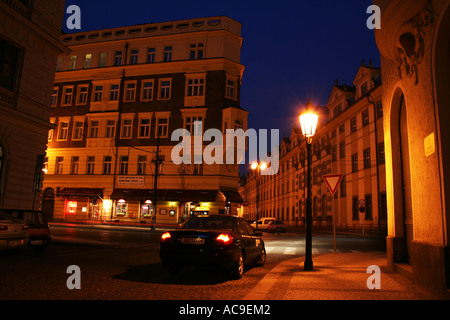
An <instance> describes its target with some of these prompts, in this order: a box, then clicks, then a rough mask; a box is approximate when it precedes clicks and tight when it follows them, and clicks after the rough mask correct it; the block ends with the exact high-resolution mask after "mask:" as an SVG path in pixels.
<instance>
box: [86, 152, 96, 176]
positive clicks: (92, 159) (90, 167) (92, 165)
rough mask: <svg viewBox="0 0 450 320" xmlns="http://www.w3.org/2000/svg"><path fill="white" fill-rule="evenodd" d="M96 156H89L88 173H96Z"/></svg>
mask: <svg viewBox="0 0 450 320" xmlns="http://www.w3.org/2000/svg"><path fill="white" fill-rule="evenodd" d="M94 169H95V156H89V157H87V166H86V174H94Z"/></svg>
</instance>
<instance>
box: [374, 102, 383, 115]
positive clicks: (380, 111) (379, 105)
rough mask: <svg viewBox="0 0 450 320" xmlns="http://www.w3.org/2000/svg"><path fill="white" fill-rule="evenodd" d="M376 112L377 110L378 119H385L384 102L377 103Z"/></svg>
mask: <svg viewBox="0 0 450 320" xmlns="http://www.w3.org/2000/svg"><path fill="white" fill-rule="evenodd" d="M376 110H377V118H382V117H383V103H382V102H378V103H377V105H376Z"/></svg>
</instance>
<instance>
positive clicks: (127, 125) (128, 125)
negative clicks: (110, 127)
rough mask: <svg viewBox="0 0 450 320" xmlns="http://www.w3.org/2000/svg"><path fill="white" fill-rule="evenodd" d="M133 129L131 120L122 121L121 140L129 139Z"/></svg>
mask: <svg viewBox="0 0 450 320" xmlns="http://www.w3.org/2000/svg"><path fill="white" fill-rule="evenodd" d="M132 129H133V119H123V120H122V136H121V138H122V139H131V134H132Z"/></svg>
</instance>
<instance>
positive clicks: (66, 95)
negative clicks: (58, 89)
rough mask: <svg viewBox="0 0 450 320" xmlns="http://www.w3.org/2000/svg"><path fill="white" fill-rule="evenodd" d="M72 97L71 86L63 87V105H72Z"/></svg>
mask: <svg viewBox="0 0 450 320" xmlns="http://www.w3.org/2000/svg"><path fill="white" fill-rule="evenodd" d="M72 97H73V87H64V89H63V101H62V104H61V105H63V106H70V105H72Z"/></svg>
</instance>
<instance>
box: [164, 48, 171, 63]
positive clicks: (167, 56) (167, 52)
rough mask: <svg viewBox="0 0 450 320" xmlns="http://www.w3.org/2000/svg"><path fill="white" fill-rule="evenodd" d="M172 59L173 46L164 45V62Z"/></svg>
mask: <svg viewBox="0 0 450 320" xmlns="http://www.w3.org/2000/svg"><path fill="white" fill-rule="evenodd" d="M169 61H172V46H167V47H164V62H169Z"/></svg>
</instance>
